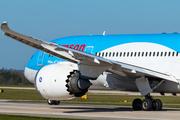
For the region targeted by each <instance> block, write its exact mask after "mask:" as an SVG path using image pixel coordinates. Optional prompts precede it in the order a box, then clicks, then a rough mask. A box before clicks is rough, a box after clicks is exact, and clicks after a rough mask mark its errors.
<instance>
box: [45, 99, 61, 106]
mask: <svg viewBox="0 0 180 120" xmlns="http://www.w3.org/2000/svg"><path fill="white" fill-rule="evenodd" d="M47 103H48V104H49V105H59V104H60V101H56V100H47Z"/></svg>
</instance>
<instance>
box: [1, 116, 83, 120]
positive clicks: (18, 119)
mask: <svg viewBox="0 0 180 120" xmlns="http://www.w3.org/2000/svg"><path fill="white" fill-rule="evenodd" d="M0 120H84V119H68V118H45V117H31V116H20V115H0Z"/></svg>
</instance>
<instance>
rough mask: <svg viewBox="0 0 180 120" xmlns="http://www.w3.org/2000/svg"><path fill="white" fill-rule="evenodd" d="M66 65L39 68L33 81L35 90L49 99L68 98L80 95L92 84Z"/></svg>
mask: <svg viewBox="0 0 180 120" xmlns="http://www.w3.org/2000/svg"><path fill="white" fill-rule="evenodd" d="M73 69H74V68H73V67H71V66H67V65H62V64H61V65H60V64H52V65H47V66H45V67H43V68H41V69H40V70H39V71H38V73H37V75H36V77H35V81H34V85H35V88H36V91H37V92H38V93H39V94H40V95H41V96H42V97H44V98H46V99H49V100H69V99H72V98H74V97H81V96H82V95H84V94H85V93H86V92H87V91H88V88H89V87H90V86H91V85H92V84H91V83H90V81H89V80H88V79H84V78H81V74H80V72H79V71H78V70H73Z"/></svg>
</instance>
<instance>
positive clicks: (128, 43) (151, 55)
mask: <svg viewBox="0 0 180 120" xmlns="http://www.w3.org/2000/svg"><path fill="white" fill-rule="evenodd" d="M1 29H2V31H3V32H4V35H6V36H8V37H10V38H13V39H15V40H17V41H19V42H21V43H23V44H26V45H28V46H31V47H33V48H35V49H37V50H36V51H35V53H34V54H33V56H32V57H31V59H30V60H29V61H28V63H27V65H26V67H25V72H24V75H25V77H26V78H27V79H28V80H29V81H30V82H32V83H34V86H35V88H36V91H37V92H38V93H39V94H40V95H41V96H42V97H44V98H45V99H47V102H48V104H49V105H59V103H60V101H61V100H71V99H74V98H77V97H81V96H83V95H85V94H86V93H87V91H88V89H89V88H90V87H91V86H96V87H98V88H108V89H113V90H120V91H131V92H140V94H141V96H143V97H145V99H143V100H141V99H139V98H136V99H134V101H133V102H132V108H133V109H134V110H144V111H150V110H154V111H160V110H161V109H162V106H163V104H162V101H161V100H160V99H153V97H152V96H151V95H150V94H151V93H152V92H156V93H160V94H161V95H164V94H165V93H172V94H173V95H176V94H177V93H180V70H179V68H180V54H179V51H180V34H178V33H172V34H120V35H106V34H105V32H104V33H103V34H102V35H82V36H69V37H63V38H59V39H55V40H52V41H50V42H46V41H43V40H40V39H37V38H33V37H30V36H26V35H23V34H20V33H17V32H15V31H13V30H11V29H10V28H9V27H8V25H7V22H3V23H2V25H1Z"/></svg>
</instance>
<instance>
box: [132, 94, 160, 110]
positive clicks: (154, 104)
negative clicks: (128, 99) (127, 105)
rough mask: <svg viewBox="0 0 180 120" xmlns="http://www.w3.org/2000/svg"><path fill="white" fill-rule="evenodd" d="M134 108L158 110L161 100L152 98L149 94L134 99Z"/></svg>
mask: <svg viewBox="0 0 180 120" xmlns="http://www.w3.org/2000/svg"><path fill="white" fill-rule="evenodd" d="M132 107H133V109H134V110H144V111H150V110H154V111H160V110H161V109H162V102H161V100H160V99H153V98H152V97H151V96H150V94H148V95H146V96H145V99H144V100H143V101H142V100H141V99H135V100H134V101H133V103H132Z"/></svg>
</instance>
